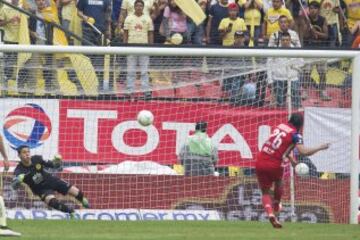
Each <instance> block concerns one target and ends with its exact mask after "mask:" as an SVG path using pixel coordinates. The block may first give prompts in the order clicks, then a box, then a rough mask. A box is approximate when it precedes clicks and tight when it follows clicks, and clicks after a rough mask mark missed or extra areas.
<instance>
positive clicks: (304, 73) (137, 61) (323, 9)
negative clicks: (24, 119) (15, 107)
mask: <svg viewBox="0 0 360 240" xmlns="http://www.w3.org/2000/svg"><path fill="white" fill-rule="evenodd" d="M177 2H178V1H177V0H78V1H75V0H57V1H56V2H55V1H53V0H22V1H21V0H11V4H12V5H13V6H17V7H18V8H23V9H25V10H27V11H28V12H31V13H32V15H31V17H30V18H29V20H28V23H27V25H26V26H28V30H29V35H30V40H31V43H32V44H47V45H52V44H54V45H80V44H83V45H95V46H102V45H111V46H117V45H124V44H125V45H127V44H141V45H148V44H157V45H162V44H172V45H192V46H215V47H216V46H219V47H221V46H225V47H241V48H244V47H278V48H281V47H283V48H301V47H302V48H316V49H318V48H350V47H353V48H358V47H359V46H360V45H359V42H360V31H359V30H360V0H309V1H303V0H288V1H285V2H283V1H281V0H217V1H215V0H196V1H186V2H185V3H183V4H182V5H181V7H180V6H178V5H177ZM191 3H192V4H196V7H197V8H198V9H197V10H198V11H193V9H191V7H194V5H192V4H191ZM199 11H201V12H200V13H199ZM185 12H186V14H185ZM199 14H202V15H204V16H205V20H204V21H200V22H199V21H195V20H194V19H195V18H196V16H197V15H199ZM194 16H195V18H194ZM43 20H45V21H43ZM49 22H50V23H55V25H54V24H48V23H49ZM197 23H198V24H197ZM21 24H22V18H21V14H20V11H19V9H17V8H14V7H11V6H2V7H1V10H0V27H1V28H2V29H3V33H4V35H3V41H4V43H5V44H23V43H24V39H26V37H24V34H25V33H24V31H23V30H24V29H23V28H21ZM56 25H59V26H61V29H60V30H59V28H58V27H56ZM54 26H55V28H54ZM59 32H61V34H60V33H59ZM64 33H65V34H64ZM74 34H75V35H77V36H80V38H78V39H76V38H73V36H74ZM358 35H359V36H358ZM5 59H6V65H8V66H10V67H7V68H5V75H6V78H7V79H8V80H9V79H15V77H14V68H13V67H12V66H13V65H16V64H15V63H16V61H17V60H16V59H17V57H16V54H15V53H7V54H6V56H5ZM37 59H39V58H32V60H30V61H28V62H27V65H39V64H40V63H37V62H36V60H37ZM89 59H90V60H91V63H92V65H93V66H94V68H95V71H96V75H97V77H98V80H99V86H100V87H99V90H103V89H104V88H105V87H104V84H103V73H102V72H101V71H103V70H100V71H98V68H97V67H96V66H104V58H99V57H95V56H89ZM53 61H54V60H53V59H52V58H51V56H50V57H49V56H45V60H44V61H43V63H42V64H44V62H45V65H53V64H54V62H53ZM284 61H285V62H288V59H280V58H275V59H269V60H268V64H270V65H269V67H268V69H270V70H268V72H267V73H266V74H265V73H261V74H259V75H261V76H257V77H256V78H257V81H258V82H259V81H260V80H261V81H263V82H264V81H265V82H267V84H269V85H272V86H273V89H274V91H272V93H273V95H274V99H275V100H274V101H275V102H276V105H278V106H284V103H285V98H284V97H285V93H286V80H287V78H288V77H289V76H288V75H287V73H288V72H290V73H291V74H290V75H291V76H290V78H291V81H292V84H291V85H292V86H291V88H292V93H293V95H294V96H295V97H294V98H293V105H294V107H296V108H298V107H300V106H301V103H300V102H301V100H300V94H302V96H301V97H302V98H303V99H306V98H307V96H306V95H307V92H306V91H300V89H301V87H302V88H303V89H307V88H308V87H309V86H307V85H309V83H310V82H311V80H310V79H309V78H310V77H311V71H312V69H313V67H314V66H316V69H317V72H318V73H319V86H318V88H319V96H320V99H321V100H324V101H330V100H331V97H330V96H329V95H328V93H327V92H326V91H325V88H326V71H327V63H326V62H324V61H319V62H317V63H314V64H311V65H306V64H300V63H299V62H297V63H296V65H298V66H297V68H298V69H285V68H279V69H274V68H272V67H271V66H273V65H277V66H285V65H284V63H285V62H284ZM150 64H151V63H150V57H149V56H128V57H127V59H126V66H127V68H126V89H127V91H128V93H131V92H133V90H134V88H135V87H136V86H135V81H136V77H137V74H136V72H137V71H139V72H140V80H141V87H142V89H143V90H144V91H145V97H151V92H150V91H151V88H150V81H151V79H150V78H151V77H150V76H149V65H150ZM60 65H61V64H60ZM26 71H27V69H26V68H24V69H23V70H22V71H20V72H19V76H20V77H19V78H18V83H17V84H18V87H20V88H23V87H24V86H25V85H27V84H25V81H26V78H28V77H27V76H28V75H29V74H31V73H29V72H26ZM284 73H286V74H285V75H286V76H285V75H284ZM75 75H76V73H73V72H68V76H69V78H71V77H72V76H75ZM266 75H267V76H266ZM43 76H44V77H43V78H44V79H45V87H46V88H47V89H49V90H51V88H54V87H55V88H58V87H59V86H51V85H56V84H52V83H50V82H49V81H50V80H51V78H53V77H49V76H51V73H50V71H46V70H44V71H43ZM242 78H246V76H243V77H242ZM259 78H261V79H260V80H259ZM302 79H304V80H302ZM245 82H246V81H245V80H244V79H239V78H235V79H234V78H233V79H230V80H229V79H224V86H223V90H225V92H228V95H229V97H230V100H231V99H232V100H234V99H235V100H234V101H235V102H238V100H237V98H239V92H240V91H241V89H243V87H244V86H243V85H244V83H245ZM251 84H252V85H253V84H254V83H251ZM251 84H250V85H247V87H250V88H253V87H252V86H251ZM227 85H229V86H227ZM256 88H257V92H259V91H258V90H259V87H258V86H257V87H256ZM245 95H246V94H245ZM257 95H259V93H257ZM257 100H258V99H257Z"/></svg>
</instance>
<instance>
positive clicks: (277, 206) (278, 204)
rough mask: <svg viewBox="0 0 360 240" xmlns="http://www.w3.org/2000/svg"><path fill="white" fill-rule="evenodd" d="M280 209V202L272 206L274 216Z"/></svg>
mask: <svg viewBox="0 0 360 240" xmlns="http://www.w3.org/2000/svg"><path fill="white" fill-rule="evenodd" d="M281 209H282V204H281V202H275V203H274V204H273V210H274V213H275V214H278V213H279V212H280V211H281Z"/></svg>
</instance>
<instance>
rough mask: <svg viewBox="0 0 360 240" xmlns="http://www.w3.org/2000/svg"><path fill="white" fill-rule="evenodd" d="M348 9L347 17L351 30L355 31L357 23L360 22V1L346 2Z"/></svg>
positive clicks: (349, 0)
mask: <svg viewBox="0 0 360 240" xmlns="http://www.w3.org/2000/svg"><path fill="white" fill-rule="evenodd" d="M344 1H345V3H346V7H347V15H348V22H347V24H348V25H349V28H350V30H352V29H353V27H354V26H355V24H356V22H357V21H360V0H344Z"/></svg>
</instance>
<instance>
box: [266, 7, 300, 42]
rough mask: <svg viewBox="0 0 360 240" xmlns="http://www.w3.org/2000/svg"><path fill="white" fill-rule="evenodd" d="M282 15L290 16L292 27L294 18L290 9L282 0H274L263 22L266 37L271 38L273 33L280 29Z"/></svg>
mask: <svg viewBox="0 0 360 240" xmlns="http://www.w3.org/2000/svg"><path fill="white" fill-rule="evenodd" d="M282 15H284V16H286V17H288V19H289V21H290V28H292V27H293V25H294V20H293V17H292V15H291V13H290V11H289V10H288V9H287V8H286V7H285V6H283V2H282V0H272V7H271V8H269V9H268V10H267V12H266V14H265V19H264V24H263V33H264V34H265V38H266V39H269V37H270V35H271V34H273V33H274V32H277V31H279V30H280V26H279V23H278V21H279V18H280V16H282Z"/></svg>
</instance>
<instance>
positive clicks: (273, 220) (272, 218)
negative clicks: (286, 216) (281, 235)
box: [269, 215, 282, 228]
mask: <svg viewBox="0 0 360 240" xmlns="http://www.w3.org/2000/svg"><path fill="white" fill-rule="evenodd" d="M269 221H270V223H271V225H272V226H273V227H274V228H282V225H281V223H280V222H279V221H278V220H277V219H276V217H275V216H274V215H270V216H269Z"/></svg>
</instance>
